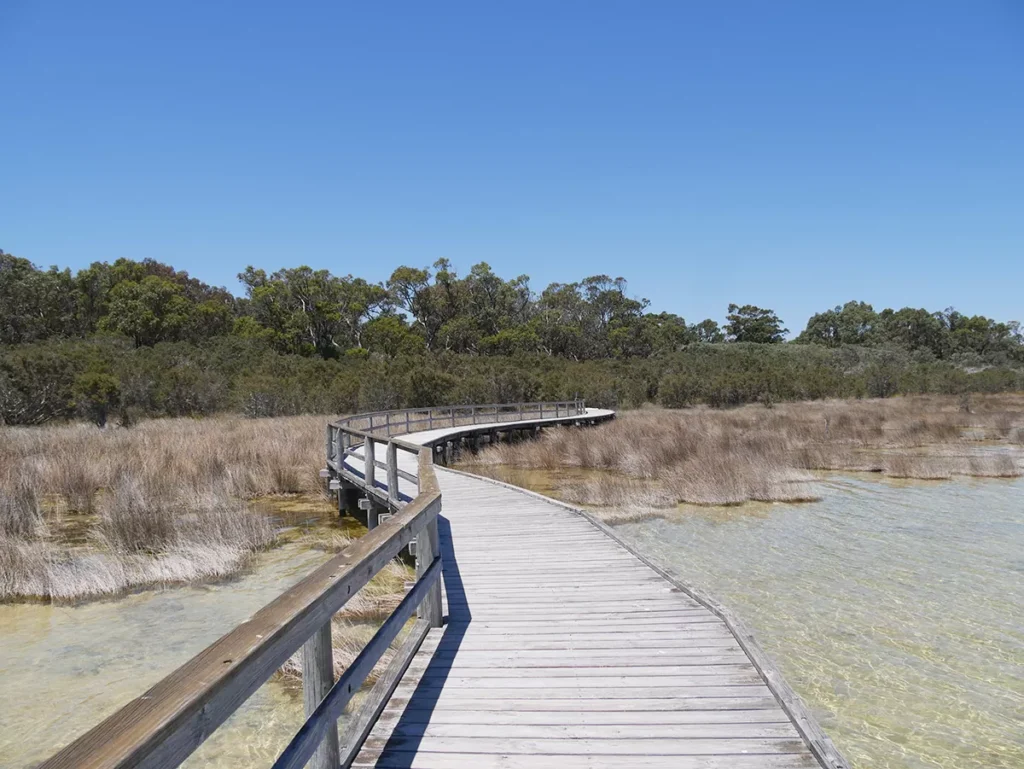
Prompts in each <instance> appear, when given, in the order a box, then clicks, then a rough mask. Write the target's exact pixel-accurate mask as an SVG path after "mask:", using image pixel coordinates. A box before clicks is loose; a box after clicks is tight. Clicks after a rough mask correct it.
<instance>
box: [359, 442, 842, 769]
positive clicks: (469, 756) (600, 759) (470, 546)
mask: <svg viewBox="0 0 1024 769" xmlns="http://www.w3.org/2000/svg"><path fill="white" fill-rule="evenodd" d="M435 432H438V433H441V432H443V431H435ZM409 437H410V439H415V438H417V436H416V435H415V434H414V435H413V436H409ZM419 439H420V440H422V439H424V438H423V436H422V435H420V436H419ZM437 476H438V482H439V485H440V487H441V492H442V498H443V505H442V526H441V532H440V542H441V548H442V551H443V557H444V605H445V611H446V615H447V624H446V626H445V628H444V629H442V630H434V631H431V632H430V634H428V636H427V638H426V640H425V641H424V643H423V645H422V646H421V648H420V650H419V651H418V652H417V654H416V656H415V657H414V659H413V660H412V662H411V663H410V665H409V667H408V669H407V671H406V672H405V675H404V677H403V679H402V681H401V682H400V683H399V685H398V687H397V688H396V690H395V692H394V694H393V696H392V698H391V700H390V701H389V703H388V705H387V707H386V708H385V710H384V712H383V713H382V714H381V717H380V719H379V720H378V722H377V723H376V725H375V726H374V728H373V730H372V731H371V733H370V736H369V737H368V739H367V742H366V743H365V745H364V746H363V750H362V751H361V752H360V754H359V756H358V757H357V759H356V761H355V763H354V764H353V765H354V766H357V767H370V766H373V767H378V769H399V767H401V769H462V768H463V767H464V768H465V769H469V768H470V767H472V769H490V768H491V767H493V768H495V769H497V768H498V767H500V768H501V769H520V767H522V768H523V769H525V767H530V769H536V768H538V767H558V769H605V768H606V767H611V766H629V767H635V768H637V769H645V768H646V769H668V768H669V767H671V768H672V769H724V768H725V767H729V769H798V768H806V767H820V766H821V765H822V764H821V763H820V762H819V760H818V759H817V758H816V757H815V755H814V754H813V753H812V752H811V750H810V749H809V747H808V744H807V742H806V741H805V738H804V737H803V736H802V734H803V733H802V732H801V731H800V730H799V729H798V728H797V723H796V722H795V721H794V718H793V717H792V715H791V713H790V712H789V711H787V709H786V705H785V703H782V702H780V700H779V699H778V698H777V697H776V696H775V695H774V694H773V689H772V688H770V687H769V686H768V685H767V681H766V679H765V677H764V675H763V674H762V672H761V667H760V666H759V665H758V664H757V663H756V662H753V661H752V660H751V658H750V656H749V655H748V653H747V652H746V651H745V649H746V647H745V646H744V645H743V644H742V643H741V642H740V641H739V640H738V639H737V637H736V636H735V635H734V633H733V631H732V630H731V629H730V627H729V625H727V624H726V622H725V621H724V620H723V619H722V617H721V616H718V615H717V614H715V613H714V612H713V611H712V610H711V609H709V608H708V606H706V605H705V604H704V603H701V602H699V601H698V600H696V599H695V598H694V597H693V596H691V595H689V594H687V593H686V592H683V591H682V590H681V589H680V587H677V586H676V585H674V584H673V583H672V582H670V581H669V580H667V579H666V578H665V577H664V576H662V575H661V574H660V573H659V572H658V571H657V570H655V569H653V568H651V567H650V566H648V565H647V563H645V562H644V561H643V560H641V559H640V558H638V557H637V556H636V555H634V554H633V553H632V552H630V551H629V550H628V549H626V548H625V547H623V546H622V545H620V544H619V543H618V541H617V540H616V539H614V538H613V537H612V536H609V535H608V534H607V533H606V532H605V531H603V530H602V529H601V528H600V527H598V526H595V525H594V524H593V523H592V522H591V521H589V520H587V519H586V518H585V517H584V516H581V515H579V514H577V513H575V512H574V511H572V510H570V509H567V508H566V507H564V506H561V505H559V504H558V503H555V502H549V501H547V500H544V499H542V498H538V497H537V496H535V495H531V494H529V493H525V492H521V491H517V490H516V489H513V488H509V487H505V486H502V485H497V484H493V483H490V482H487V481H485V480H482V479H479V478H475V477H472V476H467V475H465V474H462V473H455V472H449V471H446V470H443V469H440V468H438V469H437ZM701 600H703V599H701Z"/></svg>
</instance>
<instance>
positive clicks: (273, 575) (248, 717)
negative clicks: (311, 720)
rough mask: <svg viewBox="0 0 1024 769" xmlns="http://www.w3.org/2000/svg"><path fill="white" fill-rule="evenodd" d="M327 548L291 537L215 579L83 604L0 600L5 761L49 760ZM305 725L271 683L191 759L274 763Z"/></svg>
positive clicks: (293, 701)
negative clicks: (239, 570) (239, 571)
mask: <svg viewBox="0 0 1024 769" xmlns="http://www.w3.org/2000/svg"><path fill="white" fill-rule="evenodd" d="M327 557H328V555H327V554H326V553H324V552H318V551H309V550H306V549H304V548H302V547H300V546H298V545H295V544H286V545H283V546H282V547H279V548H275V549H274V550H271V551H269V552H267V553H264V554H261V555H260V556H259V557H258V558H257V561H256V563H255V565H254V568H253V569H252V570H251V571H250V572H248V573H245V574H243V575H241V576H240V577H238V578H237V579H233V580H229V581H225V582H221V583H218V584H213V585H198V586H191V587H180V588H173V589H169V590H162V591H152V590H151V591H145V592H142V593H137V594H135V595H130V596H127V597H123V598H119V599H117V600H110V601H100V602H93V603H86V604H82V605H79V606H52V605H48V604H0V766H2V767H28V766H33V765H35V764H37V763H38V762H40V761H42V760H43V759H45V758H47V757H49V756H50V755H51V754H52V753H54V752H55V751H56V750H58V749H59V748H61V747H63V746H64V745H66V744H68V743H69V742H71V741H72V740H73V739H74V738H76V737H78V736H79V735H81V734H83V733H84V732H86V731H88V729H89V728H91V727H92V726H94V725H95V724H97V723H99V722H100V721H101V720H102V719H103V718H106V717H107V716H109V715H110V714H111V713H113V712H115V711H116V710H117V709H118V708H119V707H121V706H122V705H124V704H125V703H127V702H128V701H129V700H131V699H133V698H135V697H137V696H139V695H140V694H142V693H143V692H144V691H145V690H146V689H148V688H149V687H150V686H152V685H153V684H155V683H156V682H157V681H159V680H160V679H161V678H163V677H164V676H165V675H167V674H168V673H170V672H171V671H173V670H174V669H175V668H177V667H178V666H179V665H181V664H183V663H184V662H187V661H188V660H189V659H191V658H192V657H193V656H195V655H196V654H197V653H198V652H200V651H202V650H203V649H204V648H206V647H207V646H208V645H209V644H210V643H212V642H213V641H215V640H217V639H218V638H220V636H222V635H224V633H226V632H227V631H229V630H231V629H232V628H234V627H235V626H236V625H238V624H239V623H240V622H242V621H243V620H245V619H246V618H248V617H250V616H251V615H252V614H254V613H255V612H256V611H257V610H258V609H260V608H261V607H263V606H264V605H265V604H267V603H269V602H270V601H271V600H273V599H274V598H276V597H277V596H278V595H279V594H280V593H281V592H282V591H283V590H285V589H286V588H287V587H289V586H290V585H292V584H294V583H295V582H297V581H298V580H299V579H301V578H302V577H303V576H305V575H306V574H307V573H309V572H310V571H311V570H312V569H313V568H315V567H316V566H318V565H319V564H321V563H323V561H324V560H326V558H327ZM301 723H302V700H301V696H296V695H295V694H294V693H293V692H292V691H290V690H289V689H288V688H286V687H285V686H284V685H282V684H280V683H278V682H276V681H274V680H271V681H270V682H268V683H267V684H265V685H264V686H263V687H262V688H261V689H260V690H259V691H258V692H256V694H254V695H253V696H252V697H251V698H250V700H249V701H248V702H247V703H246V704H245V706H244V707H243V709H242V710H240V711H239V712H238V713H236V714H235V716H234V717H233V718H232V719H231V720H230V721H229V722H228V723H227V724H225V725H224V726H223V727H221V729H220V730H218V731H217V732H216V733H215V734H214V736H213V737H211V738H210V740H208V741H207V742H206V743H205V744H204V745H203V746H202V747H201V748H200V749H199V750H198V751H197V752H196V753H195V754H194V755H193V756H192V757H191V758H190V759H189V761H188V762H187V763H186V766H193V767H200V766H225V767H227V766H230V767H248V766H267V765H269V764H270V763H271V762H272V761H273V759H274V758H276V757H277V755H278V753H279V752H280V750H281V748H283V747H284V745H285V744H287V740H288V739H289V738H290V736H291V735H292V734H294V733H295V731H296V730H297V729H298V728H299V726H300V725H301Z"/></svg>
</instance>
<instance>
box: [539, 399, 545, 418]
mask: <svg viewBox="0 0 1024 769" xmlns="http://www.w3.org/2000/svg"><path fill="white" fill-rule="evenodd" d="M540 418H541V419H543V418H544V403H543V401H542V402H541V404H540Z"/></svg>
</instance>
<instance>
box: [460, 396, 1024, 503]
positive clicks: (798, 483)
mask: <svg viewBox="0 0 1024 769" xmlns="http://www.w3.org/2000/svg"><path fill="white" fill-rule="evenodd" d="M1022 435H1024V397H1022V396H1017V395H992V396H974V397H973V398H972V400H971V409H970V410H969V411H965V410H964V409H963V408H962V405H961V403H960V402H959V401H958V400H957V399H955V398H954V397H952V396H916V397H905V398H889V399H884V400H863V401H815V402H807V403H785V404H772V407H771V408H765V407H764V406H763V405H762V406H754V405H750V406H743V407H740V408H736V409H729V410H718V409H710V408H707V407H696V408H692V409H684V410H665V409H658V408H645V409H640V410H636V411H629V412H625V413H623V414H621V415H620V416H619V417H618V418H617V419H616V420H614V421H613V422H609V423H606V424H604V425H600V426H598V427H595V428H584V429H569V430H565V429H559V430H549V431H547V432H546V433H544V434H543V435H542V436H541V438H540V439H539V440H537V441H527V442H520V443H513V444H497V445H495V446H492V447H489V448H487V449H486V450H484V451H483V452H481V453H480V454H479V455H477V456H476V457H472V458H469V459H467V461H466V464H470V465H472V464H478V465H507V466H512V467H518V468H525V469H534V470H543V471H551V470H559V469H578V470H580V471H584V472H582V474H581V473H568V474H566V478H565V480H563V481H562V482H561V483H560V487H559V489H558V492H559V495H560V496H561V497H562V498H564V499H565V500H566V501H569V502H574V503H578V504H584V505H595V506H601V507H614V508H616V509H622V510H634V509H646V510H649V509H651V508H654V509H657V508H666V507H672V506H675V505H676V504H677V503H692V504H699V505H730V504H739V503H742V502H746V501H751V500H754V501H764V502H781V501H807V500H812V499H815V498H817V494H816V491H815V487H814V483H813V481H814V476H813V475H812V474H811V471H815V470H848V471H871V472H881V473H884V474H886V475H889V476H892V477H896V478H921V479H946V478H950V477H952V476H954V475H973V476H979V477H1016V476H1019V475H1021V468H1020V465H1019V463H1018V461H1017V459H1016V458H1015V457H1016V455H1017V454H1019V448H1018V446H1019V445H1020V442H1021V436H1022ZM993 443H995V444H997V445H995V446H993V445H991V444H993ZM590 471H593V472H590ZM629 518H630V515H624V517H623V519H624V520H628V519H629Z"/></svg>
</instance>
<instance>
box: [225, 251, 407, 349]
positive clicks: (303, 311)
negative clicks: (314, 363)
mask: <svg viewBox="0 0 1024 769" xmlns="http://www.w3.org/2000/svg"><path fill="white" fill-rule="evenodd" d="M238 279H239V280H240V281H241V282H242V283H243V284H244V285H245V288H246V294H247V296H248V299H249V303H248V305H247V307H246V312H248V313H249V314H250V315H251V316H252V317H253V318H255V319H256V321H257V322H258V323H259V324H260V325H262V326H263V327H264V328H266V329H269V330H270V331H271V332H272V335H273V339H274V340H275V342H276V344H277V345H278V347H279V348H280V349H281V350H282V352H291V353H300V354H305V355H309V354H316V355H319V356H320V357H321V358H336V357H338V356H339V355H341V353H343V352H345V351H346V350H348V349H350V348H353V347H356V348H358V347H361V346H362V330H363V326H364V324H365V323H366V322H368V321H369V320H371V319H373V318H375V317H376V316H377V315H378V314H379V313H380V312H382V311H383V310H385V309H386V308H387V306H388V304H389V303H390V298H391V297H390V295H389V294H388V292H387V291H386V290H385V289H384V287H383V286H380V285H377V284H373V283H368V282H366V281H365V280H363V279H362V278H353V277H352V276H351V275H347V276H345V277H342V278H338V277H335V276H333V275H331V273H330V272H328V271H327V270H313V269H312V268H310V267H306V266H302V267H295V268H289V269H283V270H278V271H277V272H275V273H273V274H271V275H269V276H268V275H267V274H266V272H265V271H263V270H258V269H255V268H253V267H252V266H250V267H247V268H246V270H245V272H243V273H240V274H239V276H238Z"/></svg>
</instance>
